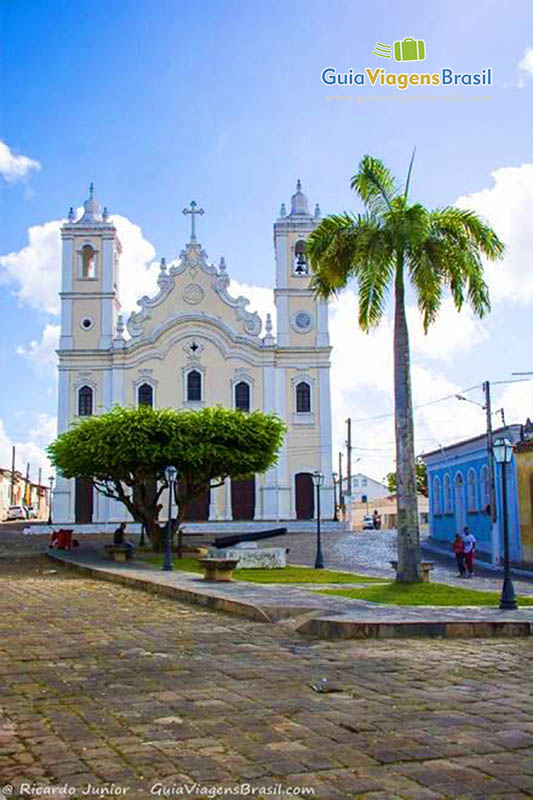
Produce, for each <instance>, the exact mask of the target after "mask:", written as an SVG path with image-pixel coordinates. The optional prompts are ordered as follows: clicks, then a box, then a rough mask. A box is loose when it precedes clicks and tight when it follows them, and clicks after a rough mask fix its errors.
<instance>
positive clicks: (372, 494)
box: [342, 472, 389, 503]
mask: <svg viewBox="0 0 533 800" xmlns="http://www.w3.org/2000/svg"><path fill="white" fill-rule="evenodd" d="M351 489H352V491H351V497H352V502H354V503H365V502H367V501H368V502H371V501H372V500H374V499H375V498H377V497H386V495H388V493H389V489H388V487H387V486H385V484H384V483H380V482H379V481H376V480H375V479H374V478H369V477H368V475H363V473H362V472H357V473H356V474H355V475H352V482H351ZM342 491H343V494H344V495H347V494H350V493H349V492H348V478H347V477H345V478H343V481H342ZM365 498H366V499H365Z"/></svg>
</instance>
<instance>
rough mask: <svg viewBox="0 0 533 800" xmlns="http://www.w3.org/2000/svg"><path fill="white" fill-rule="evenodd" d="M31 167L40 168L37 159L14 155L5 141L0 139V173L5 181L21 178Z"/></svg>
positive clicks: (12, 181)
mask: <svg viewBox="0 0 533 800" xmlns="http://www.w3.org/2000/svg"><path fill="white" fill-rule="evenodd" d="M32 169H35V170H40V169H41V165H40V164H39V162H38V161H35V160H34V159H33V158H28V156H16V155H15V154H14V153H13V152H12V151H11V149H10V148H9V146H8V145H7V144H6V143H5V142H2V141H0V175H2V177H3V179H4V180H5V181H6V183H14V182H15V181H19V180H22V179H23V178H25V177H27V175H28V173H29V172H30V171H31V170H32Z"/></svg>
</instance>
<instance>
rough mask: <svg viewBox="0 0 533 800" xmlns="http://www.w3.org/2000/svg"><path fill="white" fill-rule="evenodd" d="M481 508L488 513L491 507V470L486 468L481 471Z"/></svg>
mask: <svg viewBox="0 0 533 800" xmlns="http://www.w3.org/2000/svg"><path fill="white" fill-rule="evenodd" d="M480 488H481V508H482V510H483V511H486V510H487V508H488V506H490V482H489V468H488V467H487V466H484V467H483V468H482V470H481V485H480Z"/></svg>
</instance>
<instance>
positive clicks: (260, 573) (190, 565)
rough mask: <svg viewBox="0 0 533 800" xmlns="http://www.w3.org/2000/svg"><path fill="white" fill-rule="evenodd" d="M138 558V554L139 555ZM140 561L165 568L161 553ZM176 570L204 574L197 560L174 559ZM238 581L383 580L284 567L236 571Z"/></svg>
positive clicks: (146, 556) (151, 554)
mask: <svg viewBox="0 0 533 800" xmlns="http://www.w3.org/2000/svg"><path fill="white" fill-rule="evenodd" d="M137 557H139V556H138V554H137ZM140 560H142V561H147V562H148V563H150V564H153V565H154V566H158V567H161V566H163V556H162V555H161V554H159V553H157V554H154V553H149V554H142V555H141V556H140ZM174 569H176V570H181V571H183V572H202V568H201V567H200V565H199V564H198V561H197V560H196V559H195V558H182V559H178V558H174ZM233 574H234V575H235V579H236V580H238V581H250V582H251V583H321V584H324V583H379V582H381V581H382V579H381V578H372V577H369V576H368V575H355V574H354V573H353V572H335V571H332V570H329V569H313V568H312V567H284V568H283V569H236V570H235V571H234V573H233Z"/></svg>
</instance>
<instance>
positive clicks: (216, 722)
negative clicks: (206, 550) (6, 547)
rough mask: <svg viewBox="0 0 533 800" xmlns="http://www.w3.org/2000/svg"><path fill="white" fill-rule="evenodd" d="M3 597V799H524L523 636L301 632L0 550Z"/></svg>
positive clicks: (527, 778)
mask: <svg viewBox="0 0 533 800" xmlns="http://www.w3.org/2000/svg"><path fill="white" fill-rule="evenodd" d="M0 603H1V608H2V611H3V613H2V616H1V618H0V671H1V675H0V696H1V705H2V714H3V722H2V726H1V729H0V776H1V779H2V781H1V784H2V785H3V786H8V787H9V786H13V787H14V789H13V796H23V797H37V796H44V792H43V790H42V789H40V790H39V788H38V787H39V786H40V787H42V786H44V785H46V786H47V787H49V789H50V788H51V787H65V786H66V789H67V790H68V791H70V792H71V794H70V795H68V796H77V797H78V799H79V798H81V797H83V796H87V795H86V794H83V792H87V788H86V787H87V786H88V785H89V784H90V785H91V786H92V787H93V795H92V796H96V793H95V792H100V796H102V792H103V788H104V787H107V789H108V792H109V793H111V794H112V795H113V796H121V797H124V796H125V797H128V798H149V797H153V796H181V797H183V796H188V797H192V798H201V797H206V796H209V794H208V793H207V792H208V787H209V790H212V789H213V788H215V787H221V788H220V791H222V790H223V789H224V788H225V787H228V788H229V787H232V788H233V789H234V788H235V787H236V786H237V785H241V784H244V785H249V786H250V787H252V788H254V789H256V790H258V791H257V792H256V793H255V795H254V796H255V797H259V798H260V797H271V796H277V797H283V796H286V797H289V796H298V795H297V792H298V791H300V792H301V791H302V790H303V788H305V787H306V788H307V789H313V790H314V794H313V795H311V794H307V795H300V796H307V797H310V796H313V797H316V798H319V800H329V798H331V799H332V800H333V799H334V798H339V799H340V798H364V800H397V799H399V798H405V799H407V798H412V799H413V800H415V799H419V800H430V799H431V798H449V799H450V798H451V799H452V800H461V798H503V799H504V800H515V798H525V797H531V796H533V718H532V713H531V712H532V710H533V698H532V694H533V691H532V682H531V680H530V677H531V671H530V658H531V654H532V644H531V643H530V642H529V641H524V640H520V641H513V640H490V641H489V640H477V641H473V642H465V641H463V640H461V641H453V640H443V641H427V640H425V641H417V640H403V641H385V642H369V641H364V642H355V641H347V642H335V643H328V642H316V641H306V640H302V639H301V638H299V637H298V638H296V637H295V636H294V635H293V634H292V633H291V631H290V630H289V629H288V628H285V627H284V626H282V625H281V626H280V625H276V626H274V625H262V624H260V623H252V622H247V621H244V620H242V619H238V618H235V617H231V616H227V615H220V614H216V613H212V612H209V611H203V610H199V609H197V608H193V607H190V606H186V605H182V604H180V603H177V602H175V601H172V600H168V599H164V598H160V597H156V596H153V595H149V594H145V593H144V592H140V591H134V590H130V589H127V588H123V587H118V586H116V585H111V584H106V583H100V582H98V581H92V580H89V579H83V578H80V577H78V576H77V575H76V574H75V573H69V572H63V571H62V569H61V568H56V567H55V565H54V564H53V563H51V562H50V561H48V560H47V559H45V558H41V557H27V558H21V559H19V560H18V561H17V562H11V561H10V560H8V559H0ZM324 678H325V679H327V686H328V687H329V690H330V691H328V692H323V691H320V692H317V691H315V690H314V689H313V688H312V685H313V684H315V685H317V686H319V687H320V688H322V687H323V685H324V684H323V683H321V679H324ZM317 682H318V683H317ZM195 784H196V786H195ZM32 786H33V789H32ZM280 786H281V787H282V791H283V793H282V794H280V790H279V789H278V788H277V787H280ZM162 787H165V788H164V789H163V788H162ZM261 787H263V789H264V791H262V792H261V791H259V790H260V789H261ZM272 787H276V788H275V791H277V794H274V790H273V789H272ZM126 788H127V791H126ZM291 788H292V794H289V793H288V790H290V789H291ZM246 791H247V790H246V788H245V789H244V790H243V792H242V793H241V796H250V792H249V793H248V795H246ZM74 792H77V794H74ZM4 795H5V796H6V797H9V796H10V795H9V788H8V793H6V790H5V789H4ZM47 796H51V792H50V791H48V793H47ZM53 796H56V797H57V796H61V795H58V794H57V793H56V794H55V795H53ZM63 796H66V795H63ZM211 796H214V795H211ZM233 796H235V795H233Z"/></svg>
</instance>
